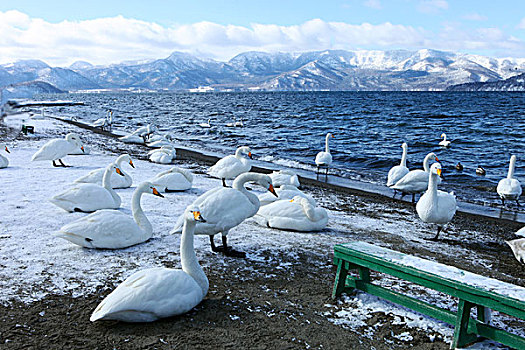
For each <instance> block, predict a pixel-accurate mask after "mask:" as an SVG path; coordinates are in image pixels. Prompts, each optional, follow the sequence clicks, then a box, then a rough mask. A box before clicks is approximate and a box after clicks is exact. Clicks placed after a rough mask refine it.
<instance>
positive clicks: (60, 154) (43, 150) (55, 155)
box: [31, 133, 83, 167]
mask: <svg viewBox="0 0 525 350" xmlns="http://www.w3.org/2000/svg"><path fill="white" fill-rule="evenodd" d="M75 148H79V149H81V150H83V147H82V141H81V140H80V136H78V135H77V134H73V133H70V134H67V135H66V137H65V138H63V139H52V140H49V141H48V142H47V143H46V144H45V145H43V146H42V147H40V149H39V150H38V151H37V152H36V153H35V154H33V157H32V158H31V160H32V161H41V160H51V161H53V166H55V167H60V166H61V167H66V165H65V164H64V163H63V162H62V158H64V157H65V156H67V155H68V154H69V153H71V152H73V151H74V150H75ZM56 160H58V163H59V164H55V161H56Z"/></svg>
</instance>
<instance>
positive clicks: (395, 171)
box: [386, 142, 409, 191]
mask: <svg viewBox="0 0 525 350" xmlns="http://www.w3.org/2000/svg"><path fill="white" fill-rule="evenodd" d="M401 148H403V155H402V156H401V163H399V165H396V166H394V167H392V168H391V169H390V170H389V171H388V177H387V181H386V185H387V186H388V187H391V186H393V185H395V184H396V182H398V181H399V180H401V179H402V178H403V176H405V175H406V174H408V171H409V170H408V168H407V151H408V145H407V144H406V142H403V144H402V145H401ZM394 191H395V190H394Z"/></svg>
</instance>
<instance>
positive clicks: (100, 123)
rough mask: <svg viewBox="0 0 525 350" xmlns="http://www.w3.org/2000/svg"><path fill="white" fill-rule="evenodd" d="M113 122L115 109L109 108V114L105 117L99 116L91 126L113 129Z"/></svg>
mask: <svg viewBox="0 0 525 350" xmlns="http://www.w3.org/2000/svg"><path fill="white" fill-rule="evenodd" d="M112 124H113V111H112V110H111V109H110V110H108V114H107V115H106V116H105V117H104V118H99V119H97V120H95V121H94V122H93V123H91V126H92V127H94V128H100V129H102V130H105V129H107V130H111V125H112Z"/></svg>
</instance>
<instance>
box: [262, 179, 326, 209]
mask: <svg viewBox="0 0 525 350" xmlns="http://www.w3.org/2000/svg"><path fill="white" fill-rule="evenodd" d="M272 183H273V181H272ZM275 192H276V193H277V195H278V196H279V197H278V198H277V197H275V196H274V195H273V194H271V193H268V192H265V193H261V194H260V195H259V196H257V197H258V198H259V202H260V203H261V207H262V206H264V205H267V204H270V203H273V202H276V201H278V200H281V199H288V200H290V199H292V198H294V197H295V196H300V197H304V198H306V199H307V200H308V202H310V204H311V205H313V206H314V207H315V206H316V205H317V203H316V201H315V199H313V198H312V196H309V195H307V194H306V193H303V192H302V191H301V190H300V189H298V188H297V187H295V186H292V185H281V186H280V187H278V188H275Z"/></svg>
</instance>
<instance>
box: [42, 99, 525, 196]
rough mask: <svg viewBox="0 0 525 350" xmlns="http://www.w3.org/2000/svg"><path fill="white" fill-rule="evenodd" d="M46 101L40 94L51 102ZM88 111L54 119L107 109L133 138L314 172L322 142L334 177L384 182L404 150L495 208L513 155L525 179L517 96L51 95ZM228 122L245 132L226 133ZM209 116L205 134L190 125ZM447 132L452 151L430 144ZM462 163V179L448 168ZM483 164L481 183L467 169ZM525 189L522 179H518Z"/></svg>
mask: <svg viewBox="0 0 525 350" xmlns="http://www.w3.org/2000/svg"><path fill="white" fill-rule="evenodd" d="M50 97H53V96H46V98H50ZM55 97H56V98H57V99H64V98H67V99H71V100H75V101H84V102H85V103H86V104H87V106H81V107H63V108H60V109H57V110H56V111H55V113H56V114H58V115H60V116H76V117H78V118H79V119H80V120H84V121H86V122H90V121H94V120H95V119H97V118H100V117H103V116H104V115H105V114H106V110H107V109H113V110H114V119H115V125H118V126H119V127H122V128H126V129H128V130H133V129H134V128H135V127H137V126H140V125H144V124H147V123H152V124H155V125H157V126H158V127H159V129H160V130H161V131H162V132H165V133H169V134H170V135H171V136H173V137H174V138H175V139H176V140H177V141H178V143H179V144H181V145H185V146H190V147H192V148H196V149H204V150H211V151H219V152H221V153H230V152H232V151H233V150H234V149H235V148H236V147H237V146H240V145H248V146H250V147H252V149H253V153H254V156H255V157H256V158H258V159H262V160H267V161H272V162H276V163H278V164H282V165H288V166H295V167H300V168H310V169H314V158H315V155H316V154H317V152H319V151H320V150H322V149H323V148H324V140H325V134H326V133H327V132H331V133H333V134H334V136H335V139H331V140H330V148H331V152H332V155H333V159H334V164H333V168H334V169H333V172H334V173H337V174H338V175H341V176H345V177H350V178H353V179H359V180H362V181H369V182H375V183H384V182H385V181H386V174H387V172H388V170H389V169H390V167H392V166H393V165H397V164H399V161H400V158H401V147H400V145H401V143H402V142H407V143H408V146H409V147H408V167H409V168H410V169H416V168H421V166H422V165H421V164H422V160H423V158H424V157H425V155H426V154H427V153H428V152H431V151H433V152H435V153H436V154H437V155H438V157H439V159H440V161H441V163H442V165H443V166H444V168H445V178H446V179H445V181H444V182H443V184H442V186H441V188H442V189H444V190H454V191H455V192H456V194H457V195H458V198H460V199H461V200H467V201H471V202H477V203H485V202H488V203H492V202H496V201H497V195H496V193H495V187H496V185H497V182H498V181H499V179H501V178H503V177H505V176H506V175H507V170H508V162H509V158H510V155H511V154H516V155H517V157H518V161H517V169H516V177H517V178H518V179H520V180H525V177H524V174H525V171H524V169H525V153H524V152H523V151H524V146H525V123H524V115H525V93H496V92H491V93H482V92H479V93H459V92H450V93H449V92H268V93H266V92H261V93H144V94H137V93H103V94H69V95H67V96H63V95H58V96H55ZM233 117H236V118H237V119H240V118H242V120H243V123H244V127H243V128H229V127H226V124H227V123H231V122H232V120H233ZM208 118H211V124H212V125H213V128H211V129H202V128H200V127H199V126H198V123H202V122H205V121H207V120H208ZM443 132H445V133H446V134H447V137H448V139H449V140H451V141H452V145H451V147H450V148H449V149H443V148H441V147H439V146H438V143H439V141H440V135H441V133H443ZM458 161H461V163H462V164H463V165H464V167H465V168H464V170H463V172H458V171H456V170H455V168H454V165H455V164H456V163H457V162H458ZM478 165H482V166H483V167H484V168H485V169H486V170H487V175H486V176H483V177H482V176H478V175H476V174H475V169H476V167H477V166H478ZM522 182H523V181H522Z"/></svg>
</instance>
